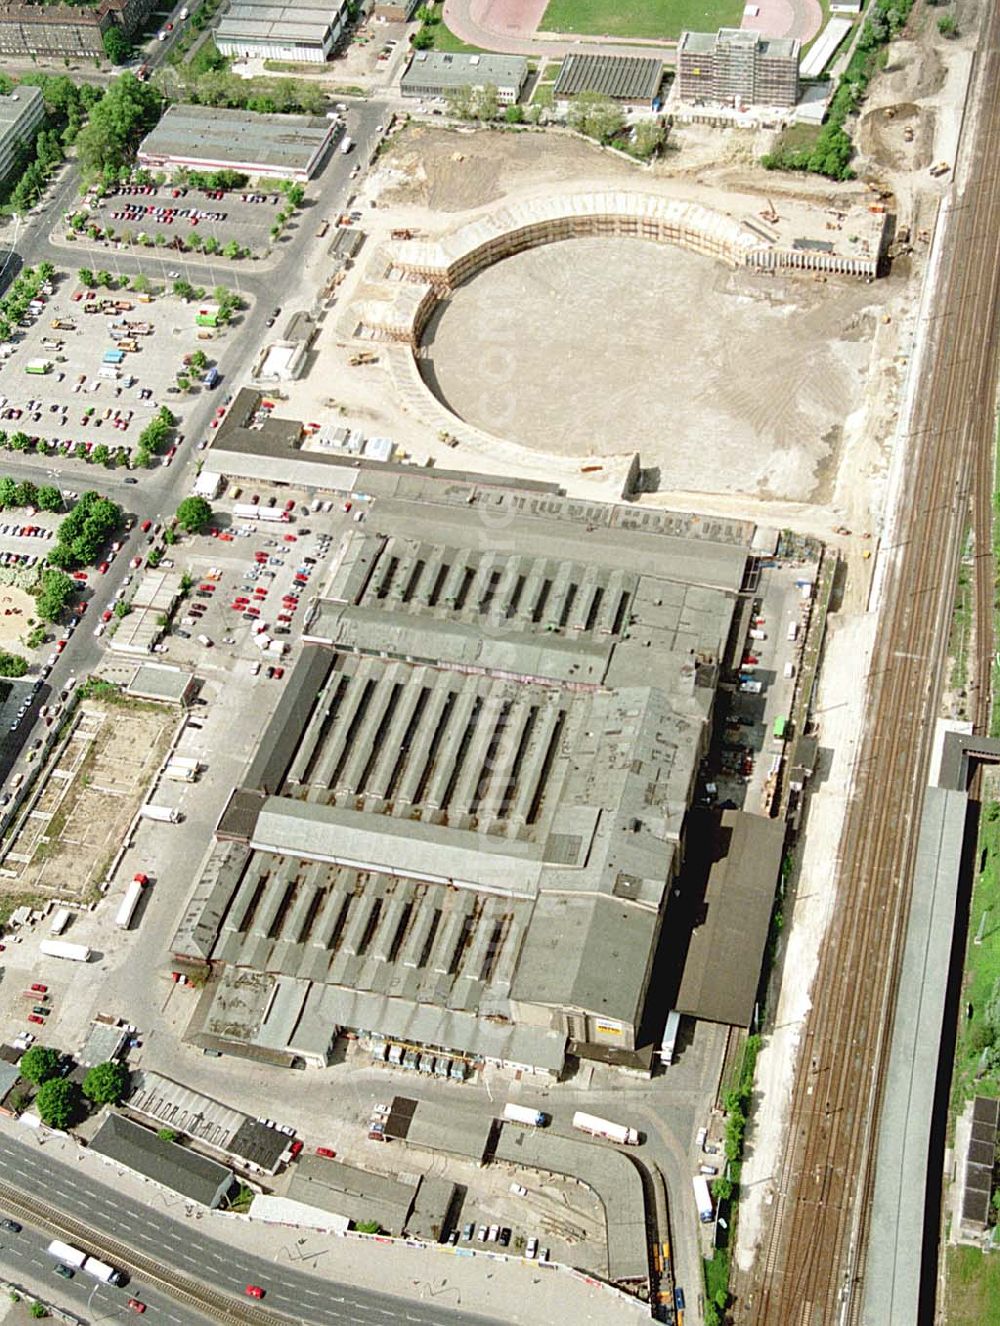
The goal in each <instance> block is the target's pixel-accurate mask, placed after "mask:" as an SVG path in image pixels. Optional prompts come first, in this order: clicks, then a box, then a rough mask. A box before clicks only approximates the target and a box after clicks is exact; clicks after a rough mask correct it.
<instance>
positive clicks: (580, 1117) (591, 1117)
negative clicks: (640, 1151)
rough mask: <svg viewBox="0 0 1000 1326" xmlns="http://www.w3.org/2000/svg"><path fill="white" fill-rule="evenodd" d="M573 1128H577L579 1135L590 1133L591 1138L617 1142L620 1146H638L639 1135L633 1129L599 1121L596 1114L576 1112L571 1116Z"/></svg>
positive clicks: (602, 1120) (606, 1121) (603, 1120)
mask: <svg viewBox="0 0 1000 1326" xmlns="http://www.w3.org/2000/svg"><path fill="white" fill-rule="evenodd" d="M573 1127H574V1128H579V1130H580V1132H581V1133H590V1135H591V1137H603V1138H604V1139H605V1141H607V1142H618V1143H619V1144H620V1145H621V1146H638V1145H639V1134H638V1132H637V1131H636V1130H635V1129H634V1128H626V1126H625V1125H624V1124H623V1123H611V1122H610V1121H609V1120H608V1119H599V1118H598V1117H597V1115H596V1114H585V1113H584V1112H583V1110H577V1112H576V1113H575V1114H574V1115H573Z"/></svg>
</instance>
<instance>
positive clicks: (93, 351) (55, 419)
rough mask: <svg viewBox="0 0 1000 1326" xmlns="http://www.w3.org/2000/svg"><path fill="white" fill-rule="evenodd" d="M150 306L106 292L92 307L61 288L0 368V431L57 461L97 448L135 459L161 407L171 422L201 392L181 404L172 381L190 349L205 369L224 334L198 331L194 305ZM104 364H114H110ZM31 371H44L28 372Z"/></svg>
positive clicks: (169, 300) (157, 302)
mask: <svg viewBox="0 0 1000 1326" xmlns="http://www.w3.org/2000/svg"><path fill="white" fill-rule="evenodd" d="M147 298H148V299H149V302H143V301H142V298H141V297H140V296H136V295H133V294H128V293H109V292H107V291H102V292H99V293H98V294H97V296H96V297H95V298H94V299H90V298H88V296H87V295H86V293H85V292H83V291H82V289H81V287H80V286H79V285H78V284H77V282H76V281H75V280H73V279H72V278H69V277H64V278H63V279H62V280H61V281H60V280H57V282H56V283H55V292H54V294H53V295H52V296H51V297H49V298H48V300H47V301H46V306H45V309H44V311H43V312H42V313H41V314H40V315H39V316H38V317H37V318H36V319H35V321H34V323H33V325H32V326H30V327H28V328H24V329H23V340H22V341H21V342H20V344H19V346H18V350H17V353H16V354H14V355H13V356H11V357H10V358H8V359H7V360H6V361H5V362H4V363H3V364H2V365H0V428H3V429H5V430H6V431H7V432H8V433H13V432H15V431H19V432H24V433H26V434H27V435H28V436H29V437H32V438H39V439H41V440H44V442H45V444H46V447H47V449H48V450H49V451H50V453H51V454H52V455H54V456H56V455H58V456H74V455H75V456H77V457H78V458H79V459H83V458H84V455H85V454H88V453H89V454H93V453H94V451H95V449H96V448H98V447H101V446H103V447H105V448H107V451H108V452H109V453H110V454H111V455H112V456H113V455H114V454H115V453H116V452H117V451H119V450H120V449H125V450H126V451H129V452H131V451H133V450H134V448H135V447H136V445H137V442H138V439H139V435H140V434H141V432H142V430H143V429H144V428H145V427H146V425H147V424H148V423H149V422H150V420H151V419H152V417H153V415H154V414H155V413H156V411H157V409H158V408H159V407H160V406H161V405H164V404H168V405H169V406H170V408H171V409H172V410H173V411H174V412H175V413H177V412H178V410H179V409H181V408H182V407H183V405H184V404H185V403H187V402H190V401H192V400H194V399H195V398H196V395H197V394H198V393H200V392H201V391H203V390H207V388H204V387H201V386H198V385H195V386H194V392H193V393H192V394H189V395H181V394H180V393H179V392H178V390H177V388H176V385H175V379H176V375H177V373H178V372H179V371H181V370H182V369H183V367H184V355H185V354H190V353H192V352H193V351H194V349H195V348H196V347H197V348H199V349H201V350H203V352H204V353H205V355H206V357H207V358H208V360H209V362H210V363H211V362H212V360H213V359H214V357H215V355H214V354H213V349H215V353H217V352H218V351H217V346H218V340H219V337H220V336H222V335H224V331H222V330H220V329H218V328H216V329H202V328H198V327H197V326H196V325H195V315H196V312H197V307H198V306H197V304H195V303H191V304H185V303H184V302H183V301H182V300H180V299H175V298H174V297H172V296H160V297H158V298H153V297H147ZM102 302H103V303H104V304H105V305H106V307H104V308H103V309H102V308H101V307H100V306H101V303H102ZM87 308H91V309H92V310H93V311H91V312H85V311H84V310H85V309H87ZM53 323H60V324H61V325H60V326H59V327H53V325H52V324H53ZM109 355H111V356H113V357H114V358H115V359H119V356H120V360H119V362H117V363H110V362H106V360H107V357H108V356H109ZM32 363H40V364H46V365H48V369H47V371H45V372H40V373H29V372H28V371H27V366H28V364H32ZM192 377H197V374H196V373H195V374H192ZM98 455H99V457H101V458H102V459H103V458H104V456H105V453H104V452H98Z"/></svg>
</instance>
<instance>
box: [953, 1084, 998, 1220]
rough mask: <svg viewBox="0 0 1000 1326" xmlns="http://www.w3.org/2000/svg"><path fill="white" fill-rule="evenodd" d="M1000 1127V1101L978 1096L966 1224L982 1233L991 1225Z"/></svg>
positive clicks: (969, 1162)
mask: <svg viewBox="0 0 1000 1326" xmlns="http://www.w3.org/2000/svg"><path fill="white" fill-rule="evenodd" d="M998 1126H1000V1100H993V1099H992V1098H990V1097H987V1096H977V1097H976V1099H975V1101H974V1102H973V1106H972V1134H971V1137H970V1139H969V1152H968V1155H967V1156H966V1158H965V1182H964V1184H963V1185H962V1224H963V1225H972V1226H974V1227H975V1228H976V1229H978V1230H980V1231H982V1230H985V1229H986V1226H987V1223H988V1221H989V1214H990V1195H991V1193H992V1189H993V1159H994V1156H995V1154H996V1144H997V1129H998Z"/></svg>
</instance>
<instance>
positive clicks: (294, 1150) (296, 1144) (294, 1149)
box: [289, 1138, 304, 1157]
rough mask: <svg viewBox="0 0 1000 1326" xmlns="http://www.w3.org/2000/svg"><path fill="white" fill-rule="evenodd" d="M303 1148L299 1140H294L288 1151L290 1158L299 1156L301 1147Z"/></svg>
mask: <svg viewBox="0 0 1000 1326" xmlns="http://www.w3.org/2000/svg"><path fill="white" fill-rule="evenodd" d="M303 1146H304V1143H303V1142H302V1141H300V1139H299V1138H296V1139H295V1141H294V1142H293V1143H292V1145H291V1146H290V1147H289V1150H290V1151H291V1153H292V1156H293V1157H294V1156H298V1155H301V1154H302V1147H303Z"/></svg>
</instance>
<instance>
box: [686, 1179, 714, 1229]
mask: <svg viewBox="0 0 1000 1326" xmlns="http://www.w3.org/2000/svg"><path fill="white" fill-rule="evenodd" d="M691 1182H692V1183H693V1184H694V1200H695V1204H696V1205H697V1207H698V1219H699V1220H700V1221H701V1222H702V1223H703V1224H706V1225H707V1224H708V1222H709V1221H710V1220H714V1219H715V1207H714V1206H713V1205H712V1194H711V1193H710V1192H709V1191H708V1180H707V1179H706V1178H705V1177H704V1175H702V1174H696V1175H695V1176H694V1178H693V1179H692V1180H691Z"/></svg>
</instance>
